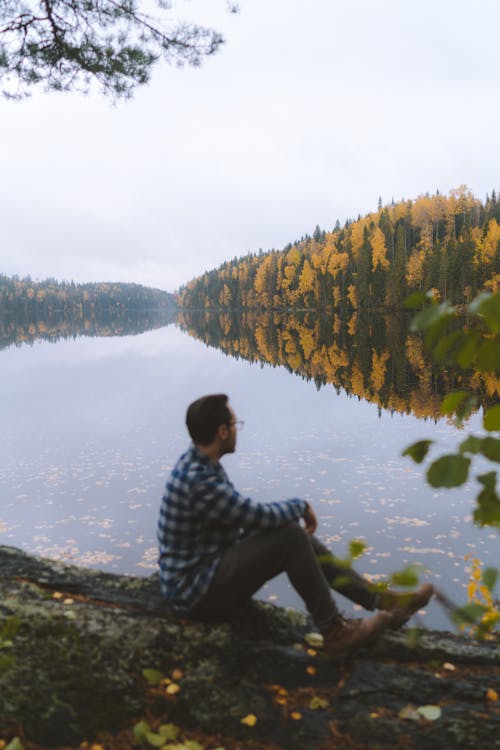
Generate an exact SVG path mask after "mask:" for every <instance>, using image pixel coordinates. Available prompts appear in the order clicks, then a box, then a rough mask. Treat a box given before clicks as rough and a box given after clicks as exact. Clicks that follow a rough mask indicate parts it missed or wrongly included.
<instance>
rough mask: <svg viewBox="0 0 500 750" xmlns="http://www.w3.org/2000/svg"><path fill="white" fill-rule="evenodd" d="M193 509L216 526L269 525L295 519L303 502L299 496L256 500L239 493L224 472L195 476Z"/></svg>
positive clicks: (299, 514)
mask: <svg viewBox="0 0 500 750" xmlns="http://www.w3.org/2000/svg"><path fill="white" fill-rule="evenodd" d="M192 489H193V492H192V502H193V510H194V511H195V513H196V515H197V516H198V518H200V519H203V520H204V521H206V522H207V523H213V524H216V525H217V526H225V527H237V528H242V529H272V528H277V527H279V526H283V524H285V523H289V522H290V521H298V520H299V519H300V518H301V517H302V516H303V514H304V512H305V509H306V506H307V503H306V502H305V500H300V499H299V498H292V499H290V500H282V501H281V502H272V503H259V502H256V501H255V500H252V499H251V498H249V497H245V496H244V495H241V494H240V493H239V492H238V491H237V490H235V489H234V487H233V485H232V484H231V482H230V481H229V480H228V479H227V477H224V476H218V475H210V476H206V477H202V478H199V479H198V480H197V482H196V483H195V485H194V486H193V488H192Z"/></svg>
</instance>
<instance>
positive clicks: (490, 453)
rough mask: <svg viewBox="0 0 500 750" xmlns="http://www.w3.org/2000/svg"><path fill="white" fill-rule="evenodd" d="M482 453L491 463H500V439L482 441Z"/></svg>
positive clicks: (484, 439) (488, 438)
mask: <svg viewBox="0 0 500 750" xmlns="http://www.w3.org/2000/svg"><path fill="white" fill-rule="evenodd" d="M481 453H482V454H483V456H486V458H489V460H490V461H496V462H497V463H499V462H500V438H492V437H485V438H483V440H482V441H481Z"/></svg>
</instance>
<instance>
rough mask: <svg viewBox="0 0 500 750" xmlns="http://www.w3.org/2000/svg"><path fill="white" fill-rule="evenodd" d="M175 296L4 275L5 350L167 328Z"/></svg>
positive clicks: (1, 343) (0, 335)
mask: <svg viewBox="0 0 500 750" xmlns="http://www.w3.org/2000/svg"><path fill="white" fill-rule="evenodd" d="M176 307H177V306H176V303H175V297H174V295H173V294H170V293H168V292H164V291H162V290H159V289H149V288H147V287H144V286H141V285H140V284H118V283H95V284H92V283H90V284H74V283H73V282H57V281H55V280H52V279H48V280H46V281H42V282H34V281H32V280H31V279H30V278H29V277H27V278H23V279H19V278H18V277H12V278H9V277H7V276H4V275H0V349H4V348H6V347H8V346H12V345H21V344H32V343H34V342H35V341H36V340H38V339H42V340H47V341H53V342H54V341H58V340H59V339H61V338H76V337H77V336H125V335H132V334H137V333H142V332H143V331H147V330H151V329H153V328H158V327H160V326H164V325H168V323H171V322H172V321H173V319H174V315H175V311H176Z"/></svg>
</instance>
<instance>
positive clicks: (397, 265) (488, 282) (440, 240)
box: [177, 185, 500, 313]
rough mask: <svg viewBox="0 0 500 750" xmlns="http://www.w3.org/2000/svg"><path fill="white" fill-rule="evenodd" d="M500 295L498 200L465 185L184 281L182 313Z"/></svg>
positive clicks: (371, 306)
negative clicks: (420, 294) (417, 294)
mask: <svg viewBox="0 0 500 750" xmlns="http://www.w3.org/2000/svg"><path fill="white" fill-rule="evenodd" d="M483 289H487V290H490V291H493V292H496V291H499V290H500V199H499V198H497V196H496V193H495V191H493V192H492V194H491V196H486V199H485V201H484V202H481V201H480V200H478V199H477V198H475V197H474V195H473V194H472V192H471V191H470V190H469V189H468V188H467V187H466V186H465V185H462V186H460V187H459V188H456V189H454V190H451V191H450V192H449V194H448V195H447V196H445V195H441V194H440V193H439V192H437V193H436V194H435V195H429V194H426V195H421V196H419V197H418V198H416V199H415V200H402V201H400V202H397V203H395V202H394V201H391V203H390V204H388V205H385V206H384V205H382V201H381V200H380V199H379V205H378V209H377V211H375V212H373V213H370V214H368V215H366V216H364V217H358V218H357V219H356V220H348V221H346V222H345V225H344V226H343V227H341V226H340V224H339V222H337V223H336V225H335V227H334V228H333V230H332V231H325V230H321V229H320V228H319V227H316V229H315V231H314V233H313V234H312V236H309V235H307V236H305V237H302V238H301V239H300V240H298V241H296V242H293V243H290V244H288V245H287V246H286V247H285V248H283V249H282V250H275V249H272V250H270V251H268V252H265V253H264V252H262V251H261V252H260V253H258V254H255V253H254V254H248V255H246V256H245V257H242V258H239V259H238V258H234V259H233V260H231V261H227V262H225V263H223V264H222V265H221V266H220V267H219V268H217V269H214V270H210V271H207V272H205V273H204V274H202V275H201V276H199V277H198V278H195V279H193V280H191V281H190V282H188V283H187V284H186V285H185V286H183V287H182V288H181V289H180V290H179V292H178V295H177V298H178V302H179V305H180V307H181V308H184V309H198V310H199V309H207V308H208V309H233V310H239V309H261V310H263V309H273V310H289V309H316V310H329V309H334V310H341V311H344V312H345V313H352V312H353V311H357V310H390V309H398V308H400V307H401V305H402V303H403V300H404V299H405V298H406V297H407V296H408V295H409V294H410V293H412V292H414V291H422V290H423V291H427V290H433V292H434V295H435V297H436V298H438V299H439V298H441V299H447V300H449V301H450V302H452V303H453V304H459V305H460V304H466V303H467V302H468V301H469V300H470V299H471V298H473V297H474V296H475V295H476V294H477V292H478V291H481V290H483Z"/></svg>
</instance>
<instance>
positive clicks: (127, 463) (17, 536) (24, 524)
mask: <svg viewBox="0 0 500 750" xmlns="http://www.w3.org/2000/svg"><path fill="white" fill-rule="evenodd" d="M205 320H206V324H207V326H208V324H209V321H208V319H205ZM273 320H274V317H273ZM308 320H309V319H308V318H307V316H303V318H302V320H301V319H299V320H298V321H297V322H294V323H293V325H292V326H288V324H286V322H283V323H282V325H281V328H282V330H281V331H280V329H279V328H278V329H277V330H275V329H272V328H271V325H270V324H268V323H266V319H265V318H264V322H263V321H262V319H259V320H258V319H257V318H252V319H250V318H245V319H242V320H241V321H240V323H239V326H240V329H239V336H237V337H235V338H234V342H233V338H232V336H231V335H230V332H229V331H232V332H233V333H234V331H236V330H238V329H234V328H232V326H234V325H237V323H236V324H235V323H233V322H232V321H229V325H230V326H231V329H228V332H226V334H225V335H226V337H227V344H226V345H225V346H224V347H222V348H216V343H215V341H216V339H215V338H214V339H213V340H210V339H209V340H208V342H209V343H210V344H211V346H210V347H208V348H207V346H205V345H202V344H201V343H200V341H199V340H196V339H194V338H192V337H191V336H187V335H185V333H183V332H182V331H181V330H179V328H176V327H174V326H171V325H169V326H168V327H164V328H158V329H155V330H150V331H148V332H146V333H143V334H142V335H129V336H125V335H118V336H114V337H113V336H109V335H108V336H106V338H103V337H98V336H87V335H86V336H83V337H78V338H73V337H72V336H70V337H69V338H64V339H61V340H60V341H59V342H58V344H57V345H53V344H49V343H48V342H47V341H43V340H41V341H39V342H38V343H37V344H34V345H33V346H29V347H28V346H10V347H7V348H4V349H3V351H1V352H0V361H1V367H2V388H1V389H0V413H1V414H2V430H1V431H0V452H1V455H2V462H1V465H0V543H1V544H12V545H15V546H19V547H22V548H23V549H26V550H27V551H30V552H36V553H39V554H43V555H48V556H53V557H57V558H60V559H64V560H70V561H74V562H78V563H82V564H86V565H92V566H96V567H99V568H101V569H105V570H112V571H117V572H126V573H133V574H135V575H141V574H144V575H147V574H149V573H151V572H152V571H154V570H155V568H156V554H157V552H156V538H155V528H156V520H157V514H158V507H159V502H160V497H161V494H162V491H163V486H164V482H165V479H166V476H167V474H168V472H169V471H170V469H171V467H172V466H173V464H174V463H175V461H176V460H177V458H178V456H179V454H180V453H181V452H182V451H183V450H184V449H185V448H186V447H187V444H188V436H187V433H186V430H185V425H184V415H185V408H186V405H187V404H188V403H189V402H190V401H192V400H193V399H194V398H196V397H198V396H200V395H201V394H203V393H207V392H226V393H228V394H229V395H230V397H231V401H232V404H233V406H234V407H235V410H236V413H237V414H238V416H239V417H240V418H242V419H244V420H245V430H244V431H243V432H242V433H241V434H240V436H239V438H238V451H237V452H236V454H234V455H232V456H227V457H224V460H223V461H224V465H225V467H226V469H227V471H228V473H229V476H230V477H231V479H232V481H233V482H234V483H235V485H236V486H237V487H238V488H239V489H240V490H241V491H242V492H245V493H247V494H249V495H251V496H253V497H254V498H255V499H257V500H262V501H270V500H279V499H283V498H286V497H296V496H299V497H304V498H305V499H307V500H308V501H309V502H311V503H312V504H313V506H314V508H315V510H316V512H317V515H318V517H319V520H320V535H321V537H322V539H323V540H324V541H326V542H327V543H329V544H331V545H333V546H334V548H335V551H336V552H337V553H338V554H339V555H342V554H345V552H346V549H347V544H348V541H349V540H350V539H352V538H353V537H359V538H363V539H365V540H367V542H368V545H369V548H368V551H367V553H366V555H365V556H364V558H363V559H362V560H361V561H360V566H359V567H360V569H362V570H365V571H368V572H369V573H370V575H371V577H372V578H373V579H374V580H379V579H380V577H382V576H384V575H388V574H389V573H391V572H393V571H394V570H397V569H398V568H400V567H402V566H403V565H404V564H406V563H408V562H415V561H420V562H422V563H423V564H424V566H426V567H428V568H429V570H430V572H429V574H428V576H429V578H430V580H433V581H434V582H435V583H437V584H438V585H441V586H442V587H444V588H445V590H446V592H447V593H448V594H449V595H450V596H451V597H455V598H457V599H463V598H464V595H465V594H464V585H465V583H466V575H465V572H464V569H465V567H466V563H465V562H464V555H465V554H466V553H467V552H474V551H475V552H476V553H477V554H478V556H479V557H480V558H481V559H482V560H484V561H485V563H486V564H490V565H491V564H496V563H497V561H496V559H495V556H496V551H495V545H497V544H498V539H497V537H496V535H495V534H491V535H490V534H489V533H488V532H481V531H480V530H478V529H475V528H473V527H472V525H471V522H470V508H471V493H470V492H467V491H462V490H457V491H454V492H442V493H438V492H436V491H434V490H432V489H431V488H429V487H428V486H427V485H426V484H425V481H424V479H423V476H422V470H421V468H420V467H416V466H414V465H413V464H411V462H409V461H408V460H407V459H402V458H401V455H400V454H401V449H402V448H403V447H404V446H405V445H407V444H408V443H410V442H413V441H414V440H417V439H420V438H423V437H431V438H433V439H435V440H436V441H438V442H439V443H440V445H441V446H442V447H443V446H444V448H446V446H447V445H451V444H454V443H455V442H456V438H457V435H456V431H455V429H454V428H453V427H452V426H451V425H450V424H448V423H447V422H446V420H440V421H438V422H437V423H433V422H432V421H427V422H424V421H422V420H417V419H415V418H414V417H413V415H406V414H403V413H398V411H397V410H395V409H394V410H393V412H392V413H391V412H390V411H388V410H387V409H380V407H379V406H378V404H379V403H380V404H383V403H389V397H390V395H391V394H396V395H397V393H398V392H397V390H396V385H394V384H393V381H392V380H390V378H389V374H390V373H391V374H392V370H394V369H397V368H396V364H395V363H396V358H395V355H394V353H393V351H392V349H394V348H396V347H397V346H398V344H397V342H395V340H393V339H390V338H389V336H388V334H387V333H385V334H384V336H385V338H383V337H382V339H381V340H379V339H378V338H377V336H378V335H379V334H377V332H376V331H375V330H373V331H372V333H371V334H366V335H365V334H362V332H361V331H360V330H359V331H358V332H357V334H356V335H357V336H358V338H357V339H356V338H354V339H352V336H354V334H355V332H354V331H353V332H352V333H351V334H349V323H348V322H347V323H346V324H345V326H344V328H342V329H341V330H343V331H344V332H343V333H342V336H343V338H341V337H340V338H339V335H337V334H336V333H335V330H334V327H333V326H332V325H330V323H328V325H327V324H326V323H325V322H318V321H312V320H311V323H312V325H311V331H312V334H311V335H312V336H313V337H316V338H314V341H320V342H322V344H321V347H324V349H325V351H326V352H328V362H332V361H333V359H332V357H333V352H334V351H335V352H337V353H338V354H337V356H338V357H339V358H340V357H343V359H342V362H343V363H344V364H342V365H340V364H338V363H337V365H336V367H335V369H334V370H332V373H333V375H334V376H335V378H336V379H337V380H334V379H333V377H332V380H331V382H332V384H333V383H334V384H335V385H334V386H333V385H328V384H327V385H325V386H324V387H323V381H322V380H315V379H314V378H315V377H316V375H318V376H319V375H321V374H324V365H323V364H322V361H321V359H319V360H318V356H319V355H318V354H316V355H315V352H314V351H313V349H311V350H310V351H309V352H308V348H307V345H306V346H304V344H306V343H307V331H306V330H305V328H304V325H305V321H308ZM389 323H390V321H389ZM221 324H225V326H226V327H227V325H228V321H227V320H226V321H225V323H224V320H222V323H221V320H220V319H217V322H216V329H217V330H219V329H220V327H221ZM184 325H186V321H184ZM245 325H247V326H253V327H254V329H255V330H253V331H252V330H249V329H248V328H245V327H244V326H245ZM394 325H395V326H396V327H397V326H399V323H398V322H397V321H395V322H394ZM321 326H323V328H324V333H323V334H321V336H322V338H321V336H320V335H319V333H318V331H321ZM268 328H269V330H267V329H268ZM275 328H276V327H275ZM352 328H353V324H352V323H351V329H352ZM358 328H359V324H358ZM257 329H258V330H259V331H260V333H257ZM109 330H111V329H109ZM134 334H136V331H134ZM349 335H350V336H351V338H349ZM362 335H363V336H365V339H366V341H367V342H368V350H367V352H364V353H363V352H362V351H361V350H360V346H361V343H360V341H361V339H360V336H362ZM259 337H260V341H261V347H264V343H262V342H267V343H266V346H267V347H268V356H270V350H269V347H270V346H271V344H272V342H273V341H275V340H277V341H284V340H285V339H286V340H287V341H288V349H289V350H290V351H289V352H288V354H289V355H290V357H291V356H292V354H297V353H299V354H300V356H301V358H302V364H301V363H298V365H299V368H300V367H301V368H302V370H300V369H299V370H298V371H299V373H300V374H301V376H302V377H296V376H295V375H291V374H290V372H295V370H293V369H292V367H291V364H290V361H288V365H287V367H288V370H289V371H290V372H289V371H287V370H286V369H285V368H284V367H278V366H277V365H278V364H280V361H279V358H278V357H277V356H276V357H275V359H265V358H264V356H263V355H262V352H263V351H265V349H264V348H262V350H261V352H260V354H257V353H255V351H254V350H252V349H251V348H250V344H251V343H252V345H253V342H255V340H256V339H258V340H259ZM280 337H281V338H280ZM18 340H19V339H18ZM217 340H218V339H217ZM353 341H354V343H353ZM290 342H293V343H294V345H295V348H296V350H297V351H296V352H292V351H291V348H292V347H291V343H290ZM391 342H392V343H391ZM236 345H237V347H238V349H237V350H236V348H235V347H236ZM230 347H231V350H234V351H235V353H236V355H237V356H226V354H229V351H230ZM283 347H285V349H284V350H285V352H286V344H282V350H283ZM321 347H320V349H319V350H318V351H319V354H320V355H321V356H323V355H322V348H321ZM399 348H400V349H401V348H402V349H403V350H406V343H405V340H404V339H403V344H400V345H399ZM277 351H278V352H279V351H280V349H279V348H278V349H277ZM374 352H375V354H376V356H377V357H379V358H382V359H383V356H382V355H383V353H384V352H385V353H388V357H387V358H386V359H385V362H384V368H385V369H384V377H383V381H382V377H381V376H380V381H379V383H378V385H375V384H376V383H377V381H376V378H375V376H374V372H376V369H375V370H374V368H373V362H374V361H375V355H374ZM315 356H316V359H315ZM384 356H385V355H384ZM349 357H351V358H354V361H355V362H357V363H358V364H357V370H356V368H354V369H353V366H352V365H351V364H350V362H351V359H349ZM266 361H268V362H269V364H268V365H266V364H264V362H266ZM291 361H294V360H291ZM313 361H314V362H316V365H315V366H316V367H317V368H318V371H317V372H313V371H312V370H311V369H310V366H311V363H312V362H313ZM366 363H368V364H366ZM363 367H366V368H367V369H366V371H365V370H363ZM426 367H427V365H426ZM401 368H402V369H403V372H402V374H400V376H399V379H396V381H395V382H396V383H398V384H400V383H404V382H407V381H409V382H411V383H412V387H413V389H414V390H415V389H417V390H418V388H419V387H420V388H421V389H423V388H424V386H423V385H422V383H423V382H427V383H430V385H429V388H430V391H428V392H430V393H431V394H432V393H434V392H435V393H437V390H436V391H433V390H432V389H437V384H439V383H440V382H441V381H440V380H439V377H440V376H439V373H437V374H436V373H432V374H431V379H430V380H427V381H424V379H423V375H422V376H421V377H420V378H419V377H418V376H417V374H416V373H419V372H420V371H419V370H418V368H415V370H412V368H411V367H410V364H409V363H408V362H406V364H404V365H401ZM356 371H357V372H358V373H360V375H358V380H359V382H358V384H357V385H353V384H351V383H350V382H349V377H348V375H352V373H353V372H354V373H355V372H356ZM443 377H444V376H443ZM446 377H448V378H449V377H450V375H449V374H447V375H446ZM308 378H309V380H308ZM324 382H325V383H328V382H329V381H328V379H327V378H325V379H324ZM317 386H320V387H319V388H318V387H317ZM398 387H399V386H398ZM344 390H345V391H346V392H344ZM362 390H364V391H365V392H366V393H367V394H368V397H370V398H371V401H370V400H365V399H363V398H360V399H358V398H350V397H349V396H348V395H346V394H347V393H349V394H356V395H361V393H362ZM336 391H337V392H336ZM391 397H392V398H395V395H392V396H391ZM399 397H400V398H401V399H402V403H403V405H404V408H403V409H402V410H401V411H404V410H405V409H406V410H407V409H408V408H410V404H411V400H410V399H409V397H408V395H405V392H404V391H403V390H401V393H400V395H399ZM377 398H378V399H379V400H377ZM474 420H476V422H479V415H477V416H476V417H474V418H473V422H474ZM476 427H477V425H476ZM261 595H262V596H263V597H265V598H270V599H272V600H275V599H277V600H278V601H279V602H280V603H281V604H284V605H291V606H298V605H299V604H300V603H299V602H298V601H297V600H296V598H295V597H294V594H293V592H292V591H291V590H290V588H289V587H288V585H287V584H286V581H284V580H282V579H281V580H277V581H274V582H273V583H272V584H270V585H269V586H268V587H267V588H266V589H265V590H264V591H263V592H262V594H261ZM343 604H344V602H342V605H343ZM426 622H428V623H429V624H431V625H435V626H440V627H445V626H446V625H447V621H446V620H444V618H443V617H442V615H441V613H440V611H439V610H437V611H436V608H434V611H433V610H432V608H431V611H430V612H429V618H428V619H426Z"/></svg>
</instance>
